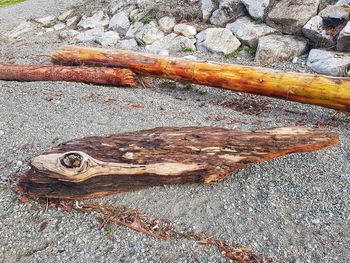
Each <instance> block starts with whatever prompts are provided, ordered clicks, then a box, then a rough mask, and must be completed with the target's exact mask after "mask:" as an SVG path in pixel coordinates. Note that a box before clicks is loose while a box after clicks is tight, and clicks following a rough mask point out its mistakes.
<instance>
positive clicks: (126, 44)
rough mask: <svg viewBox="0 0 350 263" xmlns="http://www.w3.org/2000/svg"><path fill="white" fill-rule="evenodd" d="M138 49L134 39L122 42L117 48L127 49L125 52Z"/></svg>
mask: <svg viewBox="0 0 350 263" xmlns="http://www.w3.org/2000/svg"><path fill="white" fill-rule="evenodd" d="M137 47H138V45H137V42H136V40H135V39H133V38H132V39H125V40H122V41H120V42H119V43H118V44H117V48H120V49H125V50H133V49H136V48H137Z"/></svg>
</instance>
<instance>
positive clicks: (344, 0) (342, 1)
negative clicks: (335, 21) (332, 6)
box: [336, 0, 350, 5]
mask: <svg viewBox="0 0 350 263" xmlns="http://www.w3.org/2000/svg"><path fill="white" fill-rule="evenodd" d="M336 5H350V0H339V1H338V2H337V3H336Z"/></svg>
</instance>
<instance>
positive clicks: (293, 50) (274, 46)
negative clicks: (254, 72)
mask: <svg viewBox="0 0 350 263" xmlns="http://www.w3.org/2000/svg"><path fill="white" fill-rule="evenodd" d="M307 44H308V42H307V40H306V39H304V38H301V37H295V36H287V35H276V34H275V35H268V36H264V37H262V38H260V39H259V44H258V49H257V52H256V57H255V59H256V61H257V62H259V63H261V64H272V63H275V62H281V61H286V60H291V59H293V58H294V57H298V56H300V55H302V54H304V53H305V51H306V50H307V46H308V45H307Z"/></svg>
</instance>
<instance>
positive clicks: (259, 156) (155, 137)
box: [19, 127, 338, 199]
mask: <svg viewBox="0 0 350 263" xmlns="http://www.w3.org/2000/svg"><path fill="white" fill-rule="evenodd" d="M337 143H338V136H337V135H336V134H335V133H332V132H325V131H319V130H307V129H304V128H300V127H296V128H278V129H269V130H259V131H253V132H245V131H237V130H230V129H223V128H212V127H185V128H176V127H164V128H156V129H151V130H144V131H138V132H130V133H123V134H115V135H110V136H104V137H102V136H101V137H98V136H94V137H87V138H83V139H79V140H73V141H69V142H66V143H62V144H60V145H58V146H56V147H54V148H52V149H50V150H49V151H47V152H45V153H43V154H41V155H39V156H37V157H35V158H33V159H32V161H31V164H30V165H31V169H30V171H29V172H28V173H27V174H26V176H25V177H23V178H22V179H21V180H20V182H19V189H20V191H22V192H24V193H27V194H29V195H31V196H32V197H46V198H65V199H88V198H96V197H101V196H105V195H110V194H117V193H121V192H126V191H134V190H138V189H142V188H145V187H150V186H156V185H165V184H185V183H213V182H216V181H219V180H221V179H222V178H224V177H225V176H226V175H229V174H230V173H232V172H234V171H236V170H238V169H242V168H244V167H246V166H248V165H249V164H252V163H258V162H264V161H268V160H271V159H273V158H277V157H280V156H284V155H288V154H291V153H295V152H309V151H315V150H319V149H322V148H324V147H327V146H332V145H336V144H337Z"/></svg>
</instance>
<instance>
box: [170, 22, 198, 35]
mask: <svg viewBox="0 0 350 263" xmlns="http://www.w3.org/2000/svg"><path fill="white" fill-rule="evenodd" d="M174 32H175V33H178V34H181V35H183V36H185V37H193V36H195V35H196V34H197V30H196V28H195V27H194V26H191V25H186V24H177V25H175V27H174Z"/></svg>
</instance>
